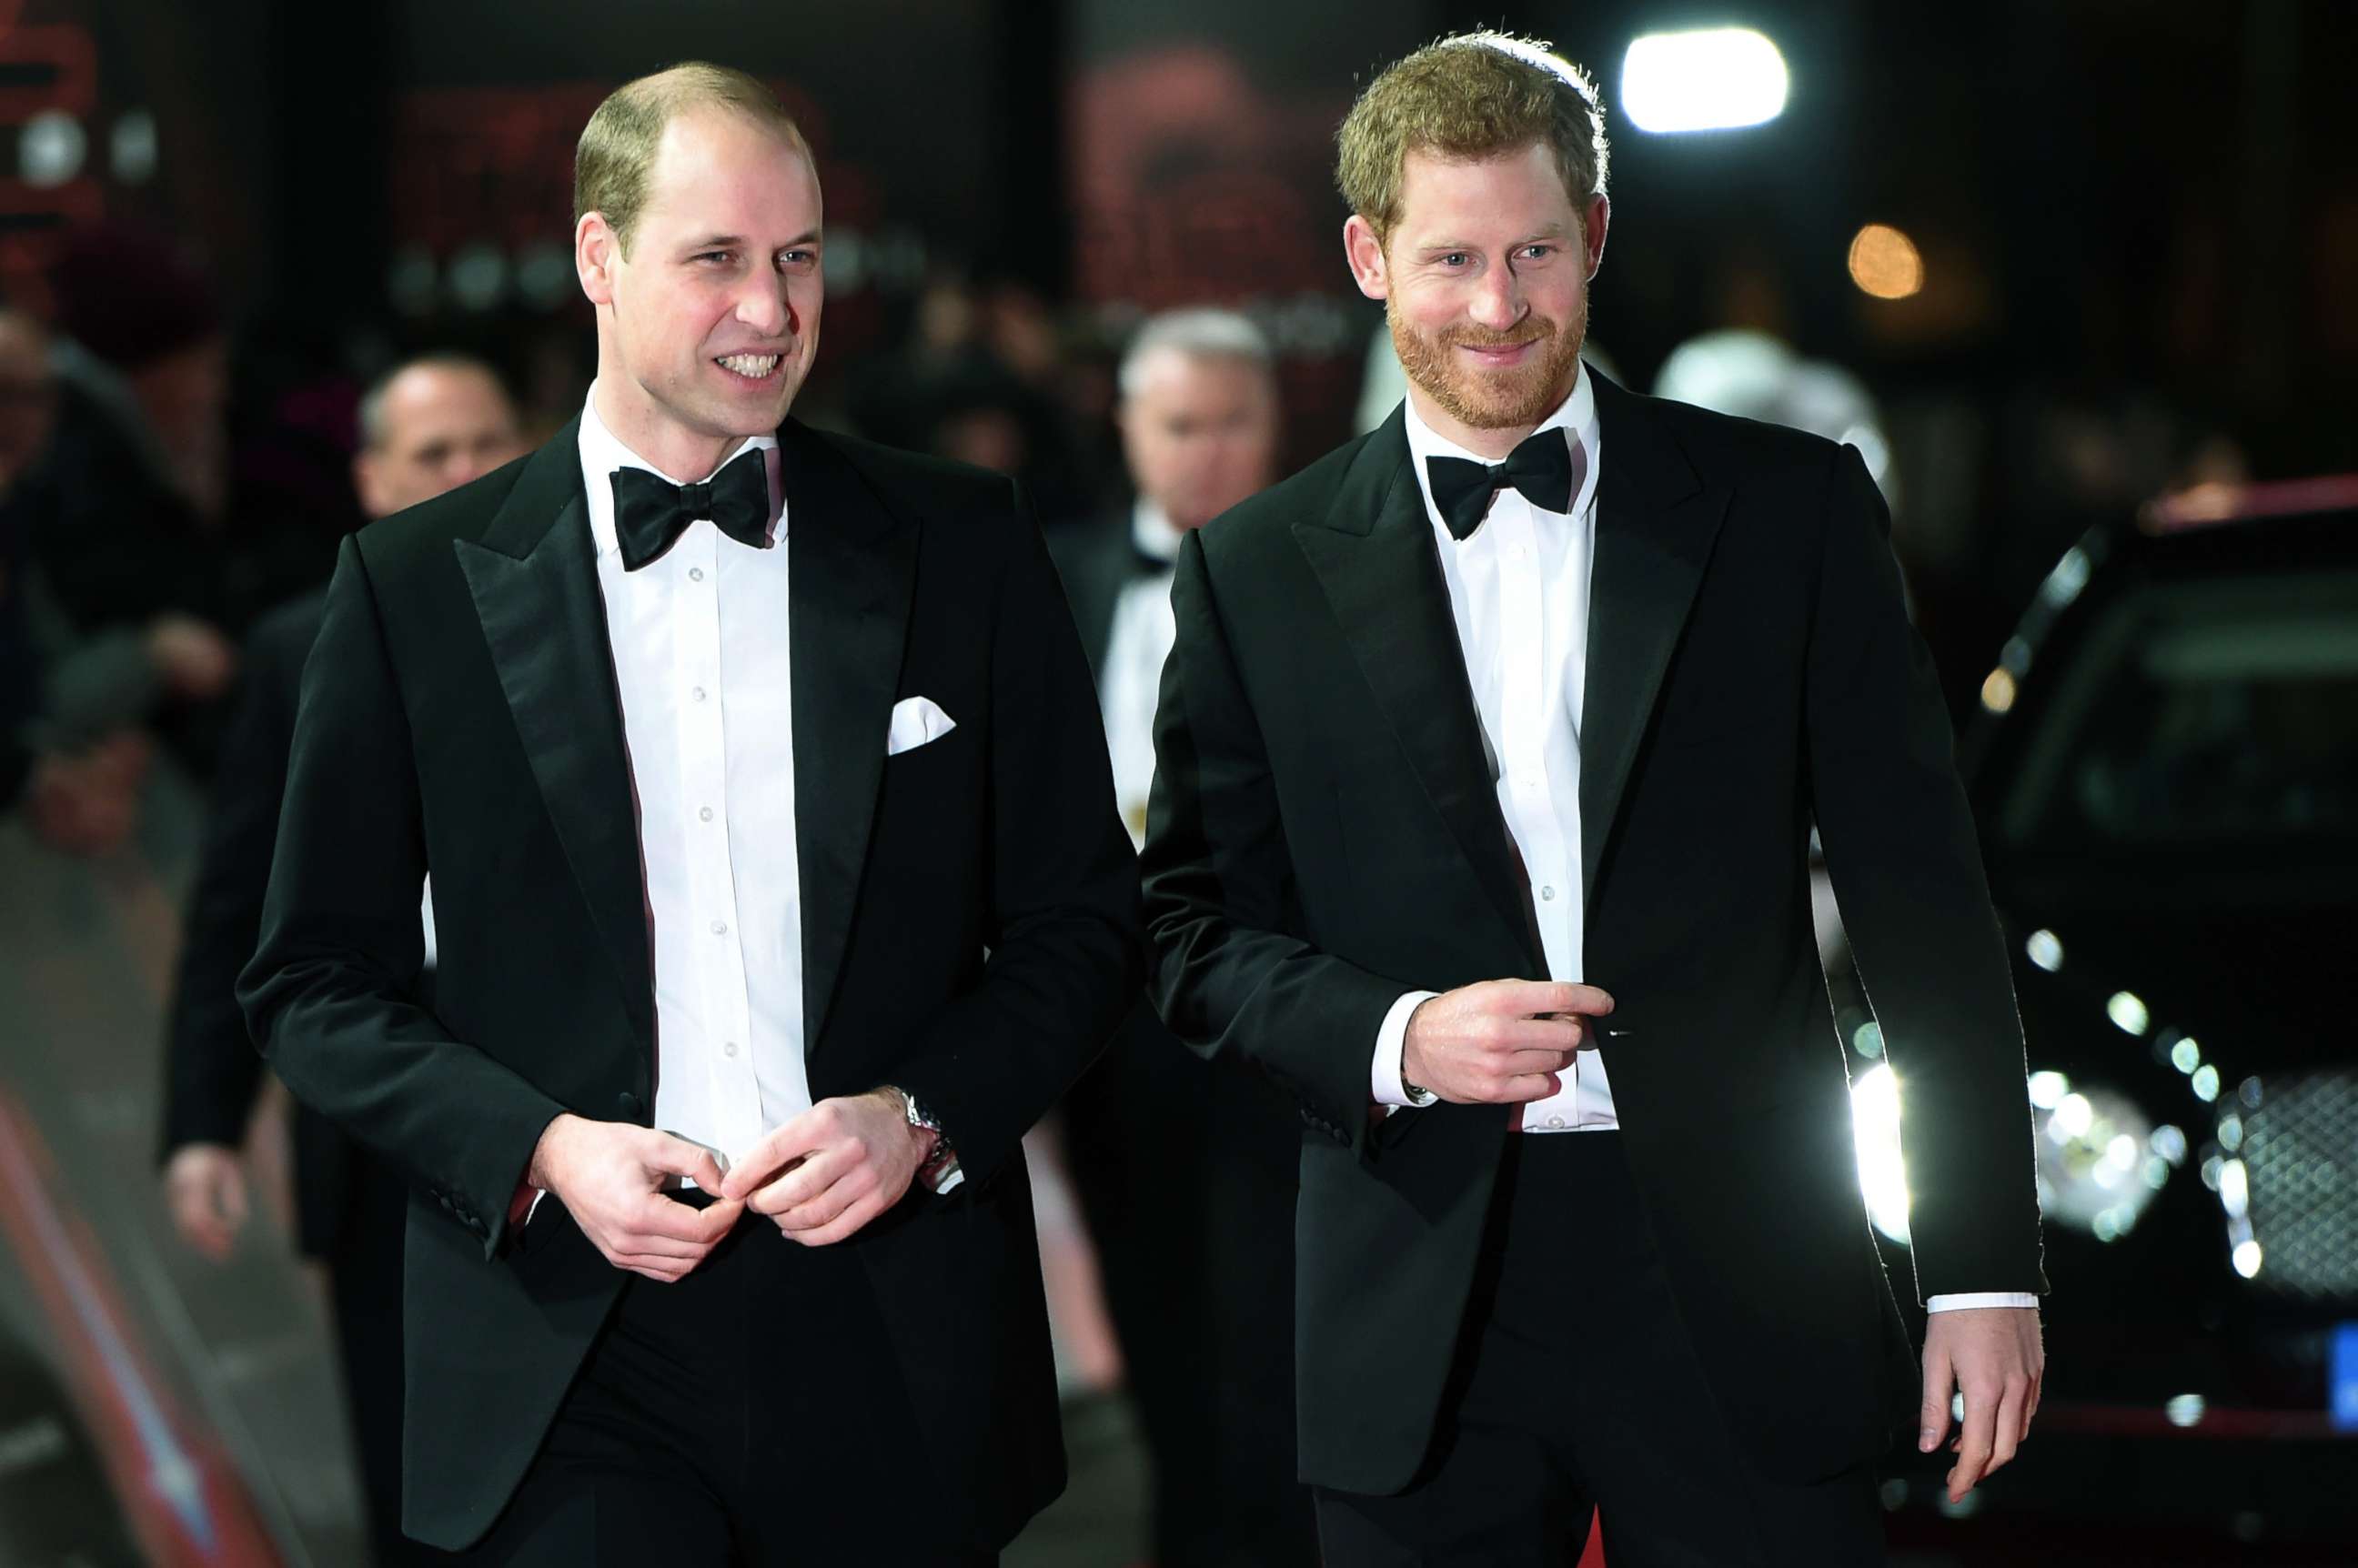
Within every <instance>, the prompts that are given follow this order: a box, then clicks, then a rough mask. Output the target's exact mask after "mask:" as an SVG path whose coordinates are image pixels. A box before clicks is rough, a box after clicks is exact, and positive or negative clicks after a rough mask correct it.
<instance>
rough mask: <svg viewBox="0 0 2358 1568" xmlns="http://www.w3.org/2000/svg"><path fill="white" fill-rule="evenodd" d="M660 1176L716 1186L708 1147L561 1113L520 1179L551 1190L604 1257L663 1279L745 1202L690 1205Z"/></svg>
mask: <svg viewBox="0 0 2358 1568" xmlns="http://www.w3.org/2000/svg"><path fill="white" fill-rule="evenodd" d="M665 1176H686V1177H687V1178H688V1179H689V1180H691V1181H693V1182H694V1183H695V1184H697V1185H698V1186H699V1187H702V1188H704V1189H705V1190H706V1191H708V1192H719V1190H720V1184H721V1183H720V1166H719V1162H717V1161H715V1160H714V1159H713V1158H712V1152H711V1151H710V1150H708V1149H706V1148H703V1147H702V1146H700V1145H698V1144H695V1143H690V1142H689V1141H687V1140H686V1139H685V1138H674V1137H673V1136H672V1135H671V1134H670V1133H668V1132H653V1131H650V1130H647V1129H646V1128H644V1127H640V1126H637V1125H635V1124H633V1123H631V1122H627V1121H590V1120H587V1119H584V1118H581V1117H579V1116H560V1117H558V1118H557V1119H556V1120H555V1121H552V1122H550V1123H549V1124H548V1128H547V1130H546V1131H544V1132H542V1133H541V1135H540V1142H539V1144H538V1145H537V1146H536V1147H535V1149H534V1150H533V1152H532V1168H531V1171H530V1173H529V1174H528V1175H527V1177H526V1178H525V1179H526V1180H528V1181H529V1182H531V1184H533V1185H534V1186H535V1187H540V1188H543V1189H545V1190H546V1191H548V1192H552V1193H555V1194H556V1195H557V1199H558V1201H559V1202H561V1203H563V1204H564V1205H565V1208H566V1212H568V1214H570V1215H572V1217H573V1223H574V1224H576V1225H578V1226H579V1227H581V1233H582V1234H583V1235H584V1236H587V1237H588V1238H590V1241H591V1242H593V1243H594V1244H596V1246H597V1249H598V1250H599V1251H600V1252H602V1253H604V1254H605V1255H606V1261H608V1262H609V1263H611V1264H613V1265H614V1267H616V1268H617V1269H626V1270H628V1271H631V1272H632V1273H633V1274H644V1275H645V1276H646V1277H647V1278H648V1279H650V1280H660V1281H664V1282H665V1284H669V1283H671V1282H672V1281H676V1280H678V1279H681V1278H683V1277H684V1276H686V1275H687V1273H688V1272H689V1271H691V1270H693V1269H694V1268H695V1267H696V1266H697V1265H698V1263H701V1262H703V1261H704V1257H705V1254H706V1253H708V1252H709V1251H711V1250H712V1249H713V1247H714V1246H715V1245H717V1244H718V1243H719V1240H720V1238H722V1237H724V1236H726V1235H728V1234H729V1231H730V1227H733V1226H734V1225H735V1224H736V1223H737V1217H738V1216H739V1215H740V1214H742V1213H743V1212H744V1209H745V1206H744V1205H743V1204H741V1203H735V1202H726V1201H724V1202H720V1203H716V1204H714V1205H713V1206H711V1207H709V1208H706V1209H695V1208H690V1207H689V1206H687V1205H686V1204H684V1203H679V1202H676V1201H675V1200H673V1199H671V1198H667V1197H665V1196H664V1195H663V1194H662V1193H661V1192H660V1191H658V1190H657V1189H659V1188H660V1187H661V1186H662V1185H663V1179H664V1178H665Z"/></svg>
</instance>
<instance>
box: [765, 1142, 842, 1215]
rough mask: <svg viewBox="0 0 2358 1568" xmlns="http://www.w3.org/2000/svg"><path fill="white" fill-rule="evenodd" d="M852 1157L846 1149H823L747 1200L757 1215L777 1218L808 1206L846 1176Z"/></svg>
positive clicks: (800, 1161)
mask: <svg viewBox="0 0 2358 1568" xmlns="http://www.w3.org/2000/svg"><path fill="white" fill-rule="evenodd" d="M847 1158H848V1155H847V1153H846V1151H844V1150H842V1149H839V1148H838V1149H822V1150H820V1151H819V1152H817V1153H816V1154H812V1155H810V1156H808V1157H806V1158H805V1159H802V1160H798V1161H796V1162H795V1164H794V1165H793V1166H792V1167H791V1168H789V1169H788V1170H787V1171H786V1172H784V1173H783V1174H782V1175H780V1176H779V1177H778V1179H777V1180H776V1181H774V1182H772V1183H771V1184H769V1185H768V1186H765V1187H763V1188H760V1189H759V1190H757V1191H756V1192H755V1193H754V1194H753V1195H752V1196H751V1197H749V1198H747V1199H746V1200H745V1206H746V1207H747V1208H750V1209H752V1211H753V1212H754V1213H755V1214H766V1215H768V1216H770V1217H773V1218H775V1217H777V1216H779V1215H781V1214H784V1213H785V1211H786V1210H788V1209H790V1208H793V1207H795V1206H797V1205H799V1204H805V1203H808V1202H809V1201H810V1200H811V1199H813V1198H815V1197H817V1196H818V1195H819V1194H821V1193H823V1192H825V1191H827V1188H829V1187H831V1186H833V1185H834V1184H835V1183H836V1181H837V1179H838V1178H839V1177H840V1176H841V1175H842V1174H843V1171H844V1165H845V1163H846V1161H847Z"/></svg>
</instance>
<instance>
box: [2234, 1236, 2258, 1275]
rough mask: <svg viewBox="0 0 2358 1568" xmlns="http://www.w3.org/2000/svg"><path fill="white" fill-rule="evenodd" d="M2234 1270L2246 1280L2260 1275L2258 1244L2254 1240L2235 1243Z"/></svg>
mask: <svg viewBox="0 0 2358 1568" xmlns="http://www.w3.org/2000/svg"><path fill="white" fill-rule="evenodd" d="M2235 1272H2237V1273H2238V1274H2241V1275H2243V1276H2244V1278H2245V1279H2247V1280H2256V1279H2258V1278H2259V1277H2260V1244H2259V1243H2258V1242H2256V1241H2238V1242H2237V1243H2235Z"/></svg>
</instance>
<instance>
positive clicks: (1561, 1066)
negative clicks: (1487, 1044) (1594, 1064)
mask: <svg viewBox="0 0 2358 1568" xmlns="http://www.w3.org/2000/svg"><path fill="white" fill-rule="evenodd" d="M1574 1054H1575V1053H1574V1052H1571V1051H1509V1052H1508V1053H1507V1054H1505V1055H1503V1056H1500V1057H1499V1058H1498V1072H1499V1075H1500V1076H1502V1077H1509V1078H1513V1077H1521V1076H1525V1075H1526V1074H1531V1073H1561V1072H1563V1071H1565V1070H1566V1069H1568V1068H1569V1067H1570V1066H1571V1065H1572V1059H1573V1056H1574Z"/></svg>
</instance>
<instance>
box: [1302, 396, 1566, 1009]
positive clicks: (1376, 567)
mask: <svg viewBox="0 0 2358 1568" xmlns="http://www.w3.org/2000/svg"><path fill="white" fill-rule="evenodd" d="M1409 462H1410V458H1409V450H1408V437H1407V435H1406V434H1405V424H1404V421H1403V419H1402V416H1401V413H1400V412H1399V411H1397V410H1395V411H1394V412H1393V414H1392V416H1391V418H1390V421H1389V422H1387V423H1386V424H1384V425H1383V426H1381V427H1379V428H1378V429H1377V431H1376V432H1375V434H1374V435H1372V436H1370V437H1369V438H1368V440H1367V442H1366V444H1365V445H1364V446H1362V447H1361V448H1360V449H1359V454H1358V456H1357V458H1356V459H1354V460H1352V464H1351V469H1350V471H1349V472H1348V473H1347V474H1346V475H1345V476H1344V479H1343V482H1342V484H1341V485H1340V486H1339V487H1338V488H1337V489H1336V495H1335V502H1334V505H1333V508H1332V509H1331V510H1330V511H1329V512H1328V514H1326V515H1325V517H1321V518H1304V519H1303V520H1301V521H1298V522H1296V523H1295V524H1293V535H1294V538H1295V539H1296V540H1297V541H1298V542H1299V543H1300V545H1301V547H1302V552H1303V555H1304V556H1306V557H1309V561H1310V565H1311V568H1312V569H1313V570H1314V571H1315V572H1316V573H1317V575H1318V581H1319V585H1320V586H1321V587H1322V588H1323V589H1325V593H1326V600H1327V602H1328V603H1329V604H1330V605H1331V606H1332V607H1333V608H1334V611H1335V618H1336V621H1338V622H1341V624H1342V628H1343V635H1344V637H1345V638H1346V639H1347V641H1348V643H1350V647H1351V654H1352V656H1353V657H1354V658H1355V659H1356V660H1357V663H1358V665H1359V670H1360V673H1361V674H1362V675H1363V676H1366V677H1367V682H1368V686H1369V687H1373V688H1374V690H1375V694H1376V697H1377V700H1378V701H1379V703H1380V704H1381V705H1382V707H1383V709H1384V711H1385V713H1386V714H1387V715H1388V716H1389V717H1390V719H1391V725H1392V731H1393V734H1394V735H1395V736H1396V737H1397V738H1398V740H1399V741H1400V744H1401V750H1402V751H1403V752H1406V753H1407V754H1408V760H1409V764H1410V766H1411V767H1412V768H1413V769H1414V770H1415V772H1416V775H1417V778H1418V780H1419V782H1420V783H1422V784H1423V786H1424V792H1425V795H1426V797H1427V798H1428V799H1430V800H1431V801H1432V803H1433V809H1434V810H1435V811H1437V812H1439V813H1440V814H1441V817H1442V819H1443V820H1444V821H1445V822H1446V823H1448V824H1449V827H1450V830H1451V832H1452V833H1454V834H1455V837H1456V838H1457V842H1458V847H1459V848H1460V849H1463V850H1464V851H1465V854H1466V861H1467V863H1468V864H1469V865H1470V866H1471V868H1472V870H1473V872H1474V875H1475V878H1476V881H1479V882H1480V883H1481V884H1482V888H1483V891H1484V892H1486V893H1487V894H1488V895H1489V902H1490V903H1491V905H1492V907H1493V908H1494V909H1496V910H1497V912H1498V918H1499V920H1500V921H1501V922H1502V923H1503V925H1504V927H1505V931H1504V934H1505V935H1508V936H1509V939H1510V940H1511V941H1512V942H1513V943H1514V945H1515V951H1516V952H1518V953H1520V954H1521V955H1522V956H1523V957H1524V959H1525V961H1526V962H1527V963H1530V964H1532V965H1536V966H1540V967H1539V968H1534V969H1533V971H1532V972H1534V973H1542V974H1543V973H1545V972H1546V971H1545V968H1544V964H1545V960H1544V958H1543V957H1541V952H1540V947H1539V942H1538V935H1537V933H1536V931H1535V930H1534V928H1533V925H1532V921H1531V914H1530V908H1531V902H1530V901H1531V895H1530V892H1529V890H1528V889H1527V888H1526V887H1525V885H1524V878H1523V874H1522V871H1521V868H1520V864H1519V862H1518V860H1517V859H1516V856H1515V853H1514V849H1513V843H1512V840H1511V839H1509V837H1508V835H1507V824H1506V819H1505V818H1504V817H1502V816H1500V815H1499V814H1498V788H1497V781H1496V780H1495V779H1494V778H1493V777H1492V775H1491V771H1490V761H1489V753H1488V752H1487V750H1486V749H1485V748H1484V746H1483V743H1482V729H1481V720H1480V719H1478V718H1477V717H1476V713H1475V709H1474V690H1473V686H1472V683H1471V682H1470V681H1469V680H1468V679H1467V678H1466V654H1465V650H1464V649H1462V648H1461V647H1459V646H1458V643H1457V622H1456V619H1455V616H1454V615H1452V613H1451V611H1450V608H1449V589H1448V585H1447V584H1446V583H1444V581H1443V580H1442V576H1441V563H1440V561H1439V560H1438V559H1437V558H1436V557H1435V556H1434V554H1433V549H1434V546H1433V524H1432V521H1431V520H1430V519H1429V518H1428V517H1427V516H1426V515H1425V510H1424V492H1423V491H1422V489H1421V488H1420V487H1419V486H1418V484H1417V482H1416V475H1415V473H1414V472H1413V471H1412V470H1411V469H1410V467H1409Z"/></svg>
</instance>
